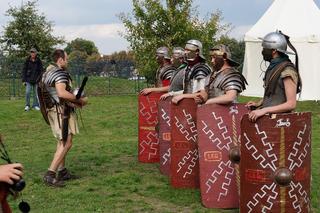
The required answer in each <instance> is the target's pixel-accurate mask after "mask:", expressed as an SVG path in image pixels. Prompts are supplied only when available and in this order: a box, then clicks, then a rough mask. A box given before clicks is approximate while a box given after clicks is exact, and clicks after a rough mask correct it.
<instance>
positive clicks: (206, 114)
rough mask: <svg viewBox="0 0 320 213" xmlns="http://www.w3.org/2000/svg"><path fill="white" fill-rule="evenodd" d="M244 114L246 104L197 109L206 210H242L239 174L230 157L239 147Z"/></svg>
mask: <svg viewBox="0 0 320 213" xmlns="http://www.w3.org/2000/svg"><path fill="white" fill-rule="evenodd" d="M245 113H247V109H246V107H245V106H244V105H243V104H231V105H218V104H208V105H207V104H206V105H203V106H201V107H199V108H198V112H197V129H198V145H199V165H200V190H201V200H202V204H203V205H204V206H205V207H207V208H238V207H239V195H238V186H239V178H237V177H238V176H239V174H238V173H237V172H236V168H237V165H236V164H234V163H233V162H232V160H230V158H229V156H230V152H231V150H233V149H236V148H239V147H238V145H239V139H240V132H241V131H240V121H241V118H242V116H243V115H244V114H245ZM237 180H238V182H237Z"/></svg>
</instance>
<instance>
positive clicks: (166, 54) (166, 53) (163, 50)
mask: <svg viewBox="0 0 320 213" xmlns="http://www.w3.org/2000/svg"><path fill="white" fill-rule="evenodd" d="M156 55H157V56H162V57H164V58H165V59H169V60H170V59H171V57H170V54H169V49H168V47H159V48H158V49H157V51H156Z"/></svg>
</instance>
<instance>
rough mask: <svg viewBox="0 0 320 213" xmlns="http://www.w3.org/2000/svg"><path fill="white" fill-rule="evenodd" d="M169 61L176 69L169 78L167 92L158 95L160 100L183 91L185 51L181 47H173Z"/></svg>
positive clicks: (185, 64)
mask: <svg viewBox="0 0 320 213" xmlns="http://www.w3.org/2000/svg"><path fill="white" fill-rule="evenodd" d="M171 62H172V65H173V66H174V67H175V68H176V69H177V71H176V72H175V73H174V74H173V76H172V78H171V81H170V87H169V88H168V90H167V92H168V93H165V94H163V95H162V96H161V97H160V99H162V100H164V99H166V98H167V97H170V96H174V95H178V94H182V93H183V76H184V74H185V72H184V71H185V67H186V66H187V63H186V61H185V53H184V49H183V48H182V47H174V48H173V51H172V58H171Z"/></svg>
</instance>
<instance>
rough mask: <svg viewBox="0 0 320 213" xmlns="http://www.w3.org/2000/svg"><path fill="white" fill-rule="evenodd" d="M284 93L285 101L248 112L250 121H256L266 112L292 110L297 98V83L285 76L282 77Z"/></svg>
mask: <svg viewBox="0 0 320 213" xmlns="http://www.w3.org/2000/svg"><path fill="white" fill-rule="evenodd" d="M283 83H284V88H285V93H286V98H287V101H286V102H284V103H283V104H279V105H276V106H271V107H266V108H263V109H258V110H254V111H252V112H250V114H249V119H250V120H251V121H256V120H257V119H258V118H259V117H261V116H263V115H265V114H267V113H281V112H288V111H292V110H294V109H295V108H296V104H297V100H296V90H297V85H296V84H295V83H294V81H293V80H292V78H290V77H287V78H284V79H283Z"/></svg>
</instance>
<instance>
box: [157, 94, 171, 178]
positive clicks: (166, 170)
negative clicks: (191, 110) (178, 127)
mask: <svg viewBox="0 0 320 213" xmlns="http://www.w3.org/2000/svg"><path fill="white" fill-rule="evenodd" d="M171 100H172V97H169V98H167V99H166V100H160V101H159V104H158V120H159V146H160V172H161V173H162V174H164V175H168V176H169V175H170V161H171V160H170V156H171V122H170V120H171V118H170V114H171V104H172V103H171Z"/></svg>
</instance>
